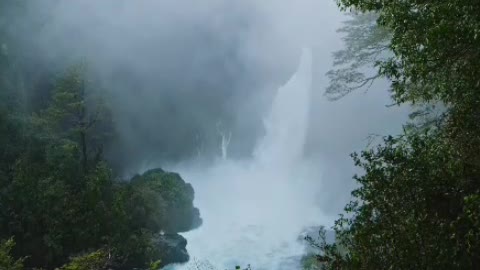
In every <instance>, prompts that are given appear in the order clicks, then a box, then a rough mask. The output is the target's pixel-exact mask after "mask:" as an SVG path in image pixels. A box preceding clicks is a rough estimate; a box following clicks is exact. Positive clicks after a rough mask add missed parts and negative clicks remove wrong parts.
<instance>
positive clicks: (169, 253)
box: [153, 234, 190, 265]
mask: <svg viewBox="0 0 480 270" xmlns="http://www.w3.org/2000/svg"><path fill="white" fill-rule="evenodd" d="M153 243H154V245H155V247H156V248H157V249H158V250H160V251H161V258H160V260H161V262H162V265H167V264H171V263H185V262H188V260H189V258H190V256H189V255H188V253H187V239H185V238H184V237H183V236H181V235H179V234H159V235H157V236H156V237H155V238H154V240H153Z"/></svg>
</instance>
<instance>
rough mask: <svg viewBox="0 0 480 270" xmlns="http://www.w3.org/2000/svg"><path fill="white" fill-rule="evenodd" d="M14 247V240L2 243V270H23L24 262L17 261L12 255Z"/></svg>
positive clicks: (0, 266)
mask: <svg viewBox="0 0 480 270" xmlns="http://www.w3.org/2000/svg"><path fill="white" fill-rule="evenodd" d="M14 246H15V242H14V241H13V239H9V240H7V241H3V242H1V243H0V270H23V260H22V259H19V260H15V259H14V258H12V255H11V254H10V253H11V251H12V249H13V247H14Z"/></svg>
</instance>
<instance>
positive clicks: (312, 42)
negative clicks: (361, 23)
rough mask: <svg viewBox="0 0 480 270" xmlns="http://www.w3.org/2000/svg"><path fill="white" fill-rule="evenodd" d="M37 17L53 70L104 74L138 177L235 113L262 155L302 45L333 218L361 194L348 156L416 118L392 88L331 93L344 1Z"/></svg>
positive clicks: (83, 10)
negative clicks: (266, 123) (281, 89)
mask: <svg viewBox="0 0 480 270" xmlns="http://www.w3.org/2000/svg"><path fill="white" fill-rule="evenodd" d="M31 12H32V14H33V15H30V17H38V16H43V19H41V20H40V21H42V20H43V21H44V22H45V23H44V25H43V26H42V27H41V31H38V33H35V34H34V35H36V34H38V36H39V38H37V39H33V38H32V39H31V40H36V42H37V43H38V44H36V45H37V46H39V47H40V48H41V52H42V54H41V56H37V57H40V58H42V59H47V60H48V61H50V62H51V63H54V64H53V65H54V66H55V65H59V66H62V65H65V64H68V63H69V62H70V61H73V60H74V59H76V58H77V57H79V56H81V57H86V58H87V60H88V61H89V62H91V63H93V64H92V65H93V67H94V68H95V69H96V70H98V71H99V72H100V73H101V74H102V76H103V79H104V81H105V88H107V89H109V94H110V96H111V100H110V102H111V104H112V108H113V111H114V116H115V117H116V123H117V130H118V134H119V136H120V137H121V139H120V140H119V143H120V144H121V145H122V150H120V152H116V153H114V154H113V155H115V157H116V158H117V157H118V156H121V157H122V158H121V161H120V162H123V163H122V164H125V167H126V168H127V167H128V168H127V169H126V170H127V173H134V172H138V171H139V170H141V169H142V168H144V166H150V165H145V164H153V163H155V161H156V160H157V158H158V159H159V157H157V156H159V155H160V154H159V153H161V152H162V151H164V150H165V149H164V145H167V146H168V147H171V150H170V151H172V153H176V151H177V146H178V147H180V145H181V146H185V145H187V146H188V145H192V146H191V148H193V147H196V143H197V142H195V141H194V140H193V139H192V137H194V135H192V131H190V130H186V131H184V134H183V133H180V132H178V131H177V129H178V130H183V129H182V128H179V127H178V126H184V125H185V126H192V129H195V130H200V131H201V130H203V129H208V130H212V129H213V128H212V127H215V123H217V122H218V121H219V120H218V119H216V117H217V118H218V117H220V118H221V116H224V115H225V119H227V120H225V119H223V120H222V121H224V122H225V121H226V122H228V124H225V125H226V126H228V128H227V129H228V130H231V131H232V144H231V148H232V150H231V151H232V152H236V151H238V152H241V151H245V149H248V151H247V152H249V151H251V150H253V146H254V144H255V143H254V142H255V141H256V139H257V138H258V137H260V136H261V134H262V129H261V122H262V116H263V115H265V113H266V112H267V111H268V110H269V108H268V106H269V104H270V103H271V101H272V99H273V97H274V95H275V90H276V89H277V87H278V86H280V85H282V84H284V83H285V82H286V81H287V80H288V79H289V77H290V75H291V74H292V73H293V72H294V70H295V68H296V66H297V64H298V61H299V56H300V50H301V48H302V47H310V48H312V49H313V53H314V72H313V76H314V78H313V89H312V93H313V94H312V97H311V109H310V115H311V117H310V121H309V130H308V143H307V148H308V149H307V151H306V152H307V153H308V155H309V156H311V157H312V158H313V160H314V161H312V165H311V166H318V168H319V171H321V174H322V178H323V179H324V180H323V181H324V182H325V183H327V184H326V186H327V187H324V188H327V189H328V190H327V191H326V192H325V193H324V195H323V197H322V198H319V201H322V202H327V203H326V204H324V205H326V206H325V208H326V209H325V211H326V212H330V213H332V214H333V213H338V212H339V211H340V210H341V208H342V207H343V205H344V204H345V202H346V201H347V200H348V198H349V193H350V190H351V189H352V188H353V186H354V183H353V180H352V179H351V177H352V175H353V174H354V173H355V172H356V171H355V169H354V168H353V163H352V161H351V160H350V158H349V154H350V153H351V152H352V151H355V150H360V149H362V148H364V147H365V146H366V145H367V137H368V136H369V135H370V134H383V135H385V134H391V133H393V134H395V133H398V132H399V130H400V128H401V124H402V123H403V122H404V121H405V120H406V115H407V112H408V111H407V109H405V108H386V105H388V104H390V100H389V93H388V92H387V85H386V84H382V83H379V84H376V85H375V86H374V87H372V89H371V90H370V91H369V92H368V93H364V92H362V91H359V92H357V93H353V94H351V95H349V96H346V97H345V98H343V99H341V100H339V101H336V102H330V101H327V99H326V98H325V97H324V96H323V93H324V89H325V87H326V85H327V84H328V81H327V78H326V76H325V75H324V74H325V73H326V72H327V71H328V70H329V69H330V68H331V65H332V59H331V53H332V52H333V51H335V50H338V49H340V48H341V47H342V42H341V37H340V36H339V35H338V34H337V33H336V29H338V28H339V27H340V25H341V22H342V20H344V16H343V15H342V14H341V13H340V12H339V10H338V8H337V6H336V3H335V1H333V0H296V1H286V0H245V1H227V0H203V1H195V0H163V1H162V0H157V1H155V0H135V1H134V0H76V1H74V0H49V1H32V2H31ZM119 70H124V71H123V72H124V73H121V72H120V75H118V72H119ZM121 74H127V76H128V78H129V79H128V80H126V79H124V80H122V77H123V76H122V75H121ZM119 76H120V79H119ZM198 85H205V86H206V87H204V88H202V87H197V86H198ZM212 89H215V90H212ZM159 104H161V105H159ZM165 104H166V105H168V106H166V105H165ZM166 107H169V108H168V109H166ZM170 107H171V108H170ZM164 123H168V126H166V124H164ZM200 131H199V132H200ZM215 132H216V131H215ZM207 133H208V132H207ZM210 135H211V134H210ZM206 136H207V135H206ZM207 137H208V136H207ZM210 137H212V136H210ZM210 137H209V138H210ZM183 138H185V139H183ZM212 140H213V141H214V143H212V144H211V145H210V148H212V147H216V145H215V142H217V141H218V138H214V139H212ZM212 145H213V146H212ZM187 146H185V147H187ZM169 149H170V148H169ZM212 151H217V149H216V148H215V150H212ZM243 154H244V153H243ZM182 158H183V157H181V158H180V160H181V159H182ZM165 159H166V160H168V156H167V157H166V158H164V157H162V161H161V162H160V165H161V164H163V163H162V162H164V161H165Z"/></svg>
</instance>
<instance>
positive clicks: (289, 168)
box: [177, 50, 331, 270]
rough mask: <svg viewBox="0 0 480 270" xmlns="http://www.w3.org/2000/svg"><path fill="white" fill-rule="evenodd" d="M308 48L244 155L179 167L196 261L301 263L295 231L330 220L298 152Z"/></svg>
mask: <svg viewBox="0 0 480 270" xmlns="http://www.w3.org/2000/svg"><path fill="white" fill-rule="evenodd" d="M311 66H312V56H311V52H310V51H309V50H304V51H303V53H302V57H301V61H300V64H299V67H298V70H297V72H296V73H295V74H294V75H293V76H292V78H291V79H290V80H289V81H288V82H287V83H286V84H285V85H284V86H283V87H281V88H280V89H279V90H278V93H277V95H276V98H275V100H274V101H273V103H272V108H271V111H270V114H269V115H267V116H266V117H265V130H266V134H265V136H264V137H263V138H262V139H261V140H259V142H258V144H257V147H256V149H255V151H254V153H253V156H254V158H252V159H251V160H248V161H235V160H229V159H228V155H227V149H226V146H227V145H226V144H225V140H224V141H223V143H222V156H223V158H219V160H218V161H217V162H216V163H215V164H214V165H213V166H211V167H209V168H179V169H178V170H179V172H180V173H181V174H182V177H183V178H184V179H185V180H186V181H187V182H190V183H192V185H193V186H194V189H195V194H196V199H195V204H196V206H198V207H199V208H200V211H201V215H202V218H203V220H204V223H203V225H202V226H201V227H200V228H199V229H197V230H194V231H191V232H188V233H185V234H184V236H185V237H186V238H187V240H188V246H187V249H188V252H189V254H190V256H191V258H192V262H191V263H189V264H186V265H182V266H178V267H177V268H178V269H196V267H195V266H194V264H197V263H205V262H206V261H208V262H209V265H211V266H213V267H215V269H234V267H235V265H237V264H238V265H242V266H243V267H245V266H246V265H247V264H250V265H251V266H252V268H253V269H273V270H275V269H299V268H300V263H299V259H300V257H301V256H302V255H303V254H304V250H305V246H304V244H305V243H304V242H303V241H302V239H301V237H300V234H301V233H302V232H303V231H304V230H305V229H306V228H308V227H310V226H316V225H320V224H329V223H330V221H331V218H328V217H325V216H324V215H323V214H322V212H321V210H320V208H319V205H318V200H317V198H318V196H321V188H322V187H321V183H322V181H321V174H320V173H321V172H319V170H318V169H317V166H315V165H314V164H312V163H311V162H310V161H309V160H306V159H305V158H304V157H303V150H304V144H305V139H306V138H305V137H306V132H307V128H308V124H307V123H308V115H309V105H310V104H309V97H310V90H311V73H312V72H311Z"/></svg>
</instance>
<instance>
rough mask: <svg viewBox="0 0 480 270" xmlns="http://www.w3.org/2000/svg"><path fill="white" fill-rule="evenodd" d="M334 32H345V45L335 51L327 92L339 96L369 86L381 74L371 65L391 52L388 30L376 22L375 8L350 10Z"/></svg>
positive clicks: (330, 96)
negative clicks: (359, 10)
mask: <svg viewBox="0 0 480 270" xmlns="http://www.w3.org/2000/svg"><path fill="white" fill-rule="evenodd" d="M349 15H350V18H349V19H348V20H347V21H345V22H344V26H343V27H342V28H340V29H339V30H338V31H337V32H339V33H342V34H344V37H343V41H344V44H345V48H344V49H342V50H339V51H336V52H335V53H334V54H333V57H334V63H333V64H334V67H335V68H334V69H332V70H330V71H329V72H328V73H327V76H328V77H329V79H330V85H329V86H328V87H327V90H326V95H327V96H328V97H329V98H330V99H333V100H335V99H339V98H341V97H343V96H345V95H347V94H348V93H350V92H352V91H355V90H358V89H368V88H369V87H370V86H371V85H372V84H373V83H374V82H375V80H376V79H378V78H379V77H380V74H379V73H378V71H377V70H375V69H374V67H375V66H376V65H377V63H378V62H380V61H382V60H385V59H386V58H387V57H388V56H389V55H390V54H391V52H390V50H389V41H390V37H391V35H390V33H389V32H388V31H387V30H386V29H385V28H383V27H381V26H379V25H378V24H377V18H378V15H377V14H376V13H374V12H368V13H351V14H349Z"/></svg>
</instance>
